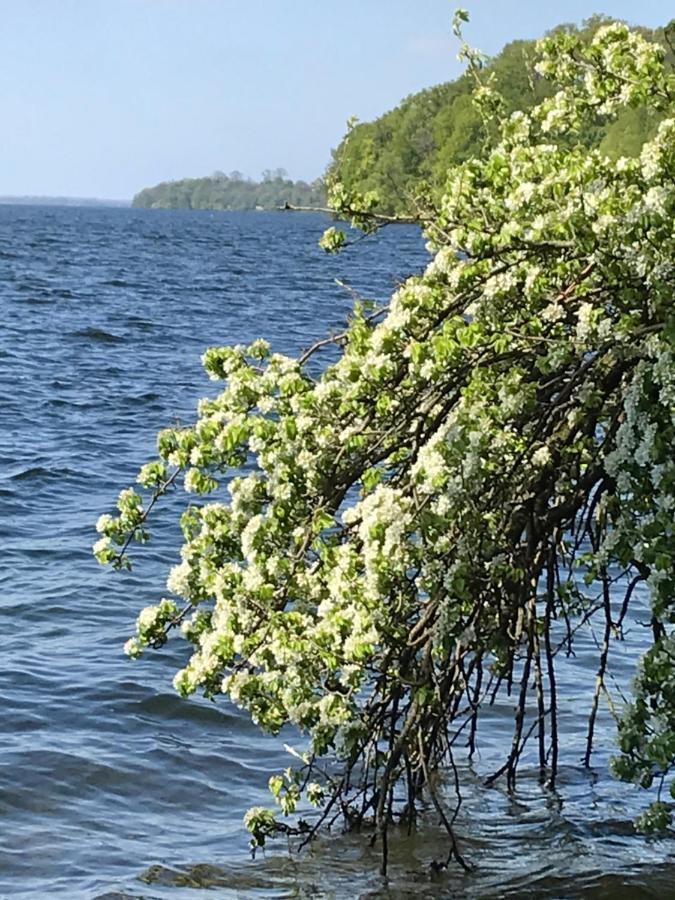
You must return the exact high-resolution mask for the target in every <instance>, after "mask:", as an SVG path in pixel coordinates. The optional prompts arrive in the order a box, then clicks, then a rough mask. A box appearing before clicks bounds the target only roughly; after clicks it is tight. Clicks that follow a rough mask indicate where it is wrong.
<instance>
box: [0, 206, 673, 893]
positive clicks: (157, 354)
mask: <svg viewBox="0 0 675 900" xmlns="http://www.w3.org/2000/svg"><path fill="white" fill-rule="evenodd" d="M324 226H325V220H324V219H322V218H320V217H314V216H290V217H289V216H285V215H282V214H234V213H233V214H227V213H208V212H194V213H193V212H184V213H183V212H174V211H171V212H163V211H146V210H122V209H118V210H112V209H111V210H96V209H76V208H68V209H63V208H62V209H59V208H54V207H51V208H48V209H47V208H30V207H20V208H18V207H1V208H0V311H1V313H2V326H3V327H2V329H0V426H1V427H2V436H3V439H2V442H1V443H0V513H1V515H0V542H1V546H2V554H1V556H0V560H1V564H0V609H1V610H2V616H3V660H2V680H1V681H0V698H1V700H2V707H1V709H2V712H1V713H0V715H1V716H2V728H0V816H1V817H2V833H1V836H0V897H2V898H10V897H11V898H23V897H26V898H28V897H30V898H41V897H67V898H73V900H78V898H93V897H99V898H102V897H108V898H112V897H117V898H122V897H144V898H168V900H179V898H187V897H189V898H196V897H200V896H204V897H213V896H216V897H245V898H248V897H261V898H262V897H266V898H268V897H269V898H273V897H338V898H341V897H348V898H352V897H413V896H414V897H452V896H455V897H464V896H466V897H501V896H504V897H523V896H525V897H598V898H601V897H608V898H609V897H669V896H675V890H673V888H672V887H671V883H672V882H675V854H674V848H673V843H672V842H670V841H651V842H650V841H647V840H645V839H644V838H641V837H635V836H634V835H633V834H632V826H631V824H630V823H631V821H632V818H633V816H634V815H635V812H636V811H637V809H638V808H639V804H640V803H641V802H642V798H641V797H639V796H638V792H636V791H634V790H633V789H632V788H631V787H630V786H626V785H621V784H617V783H615V782H614V781H612V780H611V779H609V778H608V776H607V769H606V766H607V760H608V755H609V751H610V750H611V747H612V734H613V723H612V720H611V716H610V715H609V713H608V712H607V710H603V714H602V717H601V718H600V720H599V723H598V729H599V730H598V746H599V747H600V746H602V747H603V748H604V749H603V750H602V751H601V750H598V752H597V753H596V754H595V756H594V760H593V762H594V766H595V768H594V770H593V772H592V773H588V772H586V771H585V770H583V768H581V766H580V757H581V755H582V753H583V746H584V739H585V715H586V712H587V709H588V702H589V699H590V698H589V696H588V695H587V696H585V697H580V695H579V685H580V684H588V685H589V687H590V688H592V681H593V677H592V673H593V672H594V670H595V666H596V660H597V648H596V644H595V641H594V637H593V635H592V633H591V632H590V631H587V632H584V633H583V635H582V636H581V640H580V642H579V643H578V645H577V651H576V656H575V657H571V658H570V659H569V660H565V661H564V663H563V665H562V667H561V668H560V670H559V676H558V678H559V687H560V694H561V698H560V706H561V709H560V717H561V725H560V727H561V732H562V734H563V741H562V746H561V762H562V766H563V767H562V769H561V773H560V779H559V795H558V796H556V797H552V796H551V795H549V794H547V793H546V792H544V791H543V790H542V789H541V787H540V786H539V783H538V779H537V772H536V770H535V769H534V767H531V768H530V769H528V768H527V760H526V761H525V763H526V765H525V770H524V776H523V778H522V779H521V781H520V783H519V788H518V793H517V795H516V796H515V797H513V798H510V797H508V796H506V795H505V794H504V793H503V791H502V789H501V788H500V787H499V786H498V785H497V786H495V787H494V788H492V789H489V790H488V789H485V788H484V787H483V786H482V783H483V778H484V776H485V775H487V774H489V773H490V772H491V771H493V770H494V769H495V768H497V767H498V765H499V763H500V762H501V760H502V754H503V749H504V746H505V741H508V740H510V729H511V727H512V721H513V711H512V708H511V706H510V701H508V699H507V698H502V699H501V700H500V702H499V703H498V704H497V705H495V707H494V708H492V709H491V710H489V712H488V713H487V714H486V716H485V722H484V725H485V731H484V741H483V743H482V745H481V753H480V755H477V757H476V758H475V760H474V767H475V768H474V769H473V770H468V769H467V770H466V771H465V773H464V776H465V778H464V782H465V784H466V788H465V798H464V804H463V807H462V810H461V813H460V816H459V819H458V833H459V836H460V838H461V840H462V845H463V849H464V852H465V854H466V855H467V856H468V857H469V858H470V859H471V860H472V861H473V862H474V864H475V865H476V869H475V871H474V872H472V873H471V874H469V875H467V876H464V875H463V874H462V873H460V872H458V871H456V870H454V869H453V870H451V871H448V872H440V873H436V874H435V873H434V872H433V870H432V869H431V868H430V864H431V863H432V862H433V861H434V860H438V859H442V858H444V857H445V855H446V847H445V843H444V839H443V835H442V833H441V832H440V831H439V830H438V829H437V827H436V824H435V822H434V819H433V816H432V815H431V814H430V813H427V818H426V821H425V822H424V824H423V827H422V828H421V830H420V831H419V832H418V833H417V834H416V835H414V836H413V837H412V839H410V840H408V839H407V838H406V839H404V837H403V836H399V837H394V836H392V839H391V843H392V847H391V857H390V858H391V870H390V874H389V878H388V879H387V880H386V881H384V880H383V879H382V878H381V877H380V876H379V874H378V866H379V860H378V855H377V852H376V851H374V850H371V849H370V848H369V847H368V842H367V840H364V838H363V836H362V835H361V836H359V835H345V836H341V837H338V836H333V837H330V838H324V839H322V841H320V842H319V843H317V845H315V846H314V847H313V848H312V849H311V850H310V851H308V852H305V853H304V854H303V855H302V856H300V857H289V856H288V854H287V853H286V851H285V848H284V845H283V844H277V845H274V846H272V847H271V848H270V850H269V851H268V854H267V856H266V857H265V856H261V855H259V856H258V858H257V859H256V860H255V861H252V860H250V859H249V857H248V853H247V836H246V834H245V833H244V831H243V828H242V816H243V813H244V811H245V810H246V809H247V808H248V807H249V806H251V805H254V804H261V803H262V804H266V803H267V802H268V800H269V798H268V794H267V790H266V784H267V779H268V777H269V775H270V774H271V772H272V771H274V770H277V769H279V768H283V767H285V766H286V765H288V762H289V760H288V757H287V755H286V754H285V753H284V751H283V748H282V742H281V741H279V740H275V739H270V738H266V737H264V736H262V735H261V734H260V733H259V732H258V730H257V729H256V728H255V727H253V726H252V725H251V723H250V722H249V721H248V720H247V719H246V717H245V716H242V715H241V714H240V713H239V711H237V710H236V709H234V708H232V707H231V706H229V705H228V704H227V702H226V701H221V702H218V703H209V702H207V701H204V700H199V699H197V700H193V701H190V702H185V701H181V700H180V699H179V698H178V697H177V696H176V695H175V694H174V693H173V692H172V690H171V687H170V680H171V675H172V673H173V671H174V670H175V668H176V667H177V665H178V664H179V660H180V659H181V644H180V642H171V643H170V644H169V645H168V646H167V647H166V648H165V649H164V650H163V651H162V653H160V654H157V655H155V656H151V657H150V658H148V659H147V660H146V661H143V662H141V663H137V664H134V663H130V662H129V661H128V660H126V659H125V658H124V657H123V655H122V653H121V646H122V643H123V641H124V640H125V638H126V637H127V636H128V634H129V632H130V628H131V625H132V623H133V620H134V618H135V616H136V614H137V611H138V609H139V608H140V607H142V606H144V605H146V604H147V603H149V602H154V600H155V599H156V598H157V596H158V594H159V592H161V590H162V587H163V582H164V579H165V577H166V572H167V570H168V567H169V566H170V565H171V564H173V562H174V561H175V554H176V550H177V547H178V545H179V539H180V535H179V532H178V529H177V526H176V524H175V515H173V514H172V509H171V501H170V502H169V503H168V505H167V508H166V509H165V510H163V511H160V513H159V516H158V520H157V524H156V527H155V537H154V539H153V542H152V543H151V544H150V545H149V547H148V548H147V553H145V554H144V556H143V560H142V564H141V565H140V566H139V567H138V568H137V569H136V570H135V571H134V572H132V573H127V574H124V575H122V576H119V575H117V576H116V575H114V574H112V573H108V572H107V571H104V570H101V569H100V568H99V567H98V566H97V565H96V563H95V562H94V560H93V559H92V557H91V554H90V545H91V543H92V541H93V540H94V538H95V535H94V533H93V523H94V522H95V520H96V518H97V517H98V515H99V514H100V513H101V512H102V511H104V510H106V509H110V506H111V503H112V501H113V500H114V497H115V496H116V493H117V491H118V490H119V489H120V487H122V486H124V485H126V484H128V483H130V482H131V481H132V480H133V478H134V477H135V474H136V471H137V469H138V466H139V465H140V464H141V463H142V462H143V461H145V459H146V458H147V457H148V456H149V455H151V454H152V451H153V442H154V434H155V432H156V431H157V430H158V429H159V428H160V427H162V426H164V425H165V424H167V423H170V422H172V421H176V419H178V420H181V421H189V420H190V419H191V417H192V414H193V409H194V405H195V402H196V400H197V399H198V398H199V397H200V396H202V395H203V394H206V393H208V392H209V391H213V390H214V387H213V385H212V384H210V383H209V382H208V381H207V380H206V378H205V377H204V376H203V373H202V371H201V369H200V365H199V357H200V354H201V353H202V352H203V350H204V348H205V347H207V346H209V345H212V344H214V343H224V342H228V343H236V342H248V341H250V340H252V339H253V338H255V337H257V336H258V335H259V334H261V333H262V334H265V335H266V336H267V337H269V338H270V339H271V341H272V343H273V346H274V348H275V349H276V350H280V351H281V352H290V353H295V352H297V351H298V350H299V349H300V348H303V347H306V346H307V345H308V344H310V343H311V342H312V341H313V340H314V339H316V338H317V337H319V336H321V335H323V334H325V333H326V332H327V331H328V330H331V329H337V328H339V327H340V326H341V324H342V323H343V321H344V317H345V315H346V313H347V311H348V309H349V306H350V304H351V298H350V296H349V295H348V294H347V293H346V292H345V291H344V290H343V289H341V288H340V287H338V286H337V285H336V284H335V279H336V278H340V279H342V280H343V281H345V282H347V283H348V284H350V285H353V286H354V287H355V288H356V289H357V290H359V291H360V292H361V293H362V294H364V295H365V296H367V297H370V298H373V299H377V300H383V299H384V298H386V297H387V296H388V295H389V294H390V293H391V290H392V288H393V287H394V285H395V283H396V282H397V280H399V279H400V278H401V277H403V276H404V275H405V274H406V273H408V272H410V271H412V270H415V269H418V268H419V267H420V266H421V265H423V263H424V261H425V259H426V255H425V251H424V249H423V244H422V241H421V238H420V236H419V234H418V233H416V232H415V231H414V230H412V229H398V230H393V229H392V230H388V231H386V232H384V233H383V234H382V235H381V236H379V237H378V238H377V239H376V240H373V241H365V242H363V243H360V244H358V245H357V246H356V247H354V248H353V251H352V252H350V253H349V254H347V255H344V256H341V257H338V258H332V257H326V256H325V255H323V254H322V252H321V251H320V250H319V249H318V248H317V246H316V241H317V239H318V236H319V235H320V232H321V230H322V228H323V227H324ZM631 628H632V630H633V634H632V635H631V639H633V638H637V640H638V643H639V641H640V635H641V633H642V632H641V626H640V625H639V624H638V623H637V622H633V623H632V624H631ZM632 643H633V641H632ZM613 665H614V669H613V672H614V675H615V677H616V678H617V680H618V681H619V682H620V683H622V684H626V683H628V682H629V680H630V677H631V674H632V671H633V667H634V658H633V657H632V656H631V655H630V654H629V653H628V652H627V650H626V649H624V648H622V647H619V649H618V653H617V654H616V655H615V659H614V664H613ZM589 676H590V677H589ZM289 739H290V738H289ZM625 885H630V886H629V887H626V886H625Z"/></svg>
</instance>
